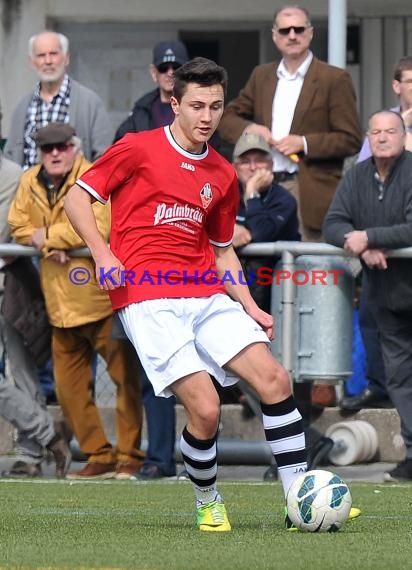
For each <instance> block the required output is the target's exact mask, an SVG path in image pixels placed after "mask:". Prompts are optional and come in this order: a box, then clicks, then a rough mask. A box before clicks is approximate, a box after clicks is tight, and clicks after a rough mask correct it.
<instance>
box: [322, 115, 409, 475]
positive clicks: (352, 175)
mask: <svg viewBox="0 0 412 570" xmlns="http://www.w3.org/2000/svg"><path fill="white" fill-rule="evenodd" d="M368 139H369V144H370V147H371V152H372V157H371V158H369V159H367V160H365V161H363V162H360V163H358V164H356V165H355V166H354V167H353V168H351V169H350V170H349V171H348V172H347V173H346V175H345V176H344V178H343V179H342V181H341V182H340V183H339V186H338V189H337V191H336V194H335V196H334V198H333V201H332V204H331V206H330V209H329V211H328V213H327V216H326V219H325V224H324V228H323V229H324V235H325V238H326V241H327V242H329V243H331V244H333V245H336V246H338V247H344V248H345V249H346V250H347V251H348V252H350V253H351V254H352V255H355V256H359V257H360V259H361V261H362V263H363V265H364V266H365V269H366V271H367V275H368V280H369V299H370V301H371V302H372V303H374V304H375V305H376V306H377V307H378V310H377V324H378V329H379V333H380V337H381V344H382V352H383V360H384V365H385V372H386V377H387V389H388V392H389V395H390V397H391V400H392V402H393V404H394V406H395V407H396V409H397V411H398V413H399V416H400V418H401V434H402V437H403V440H404V443H405V447H406V458H405V460H404V461H402V462H401V463H400V464H399V465H397V466H396V467H395V468H394V469H393V470H392V471H389V472H387V473H385V480H387V481H402V480H404V481H405V480H406V481H412V416H411V413H410V411H411V409H412V352H411V345H412V261H411V259H408V258H406V259H402V258H387V256H386V253H385V251H386V250H387V249H394V248H401V247H410V246H412V153H410V152H408V151H406V150H405V140H406V129H405V125H404V122H403V120H402V117H401V116H400V115H399V114H398V113H397V112H395V111H389V110H387V111H379V112H377V113H374V114H373V115H372V116H371V118H370V120H369V128H368Z"/></svg>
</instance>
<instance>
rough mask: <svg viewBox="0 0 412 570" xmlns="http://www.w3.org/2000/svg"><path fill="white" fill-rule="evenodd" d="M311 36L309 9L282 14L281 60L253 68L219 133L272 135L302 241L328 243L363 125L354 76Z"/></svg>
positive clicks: (278, 24) (277, 21) (278, 17)
mask: <svg viewBox="0 0 412 570" xmlns="http://www.w3.org/2000/svg"><path fill="white" fill-rule="evenodd" d="M312 38H313V27H312V24H311V22H310V16H309V14H308V12H307V11H306V10H305V9H304V8H300V7H296V6H286V7H283V8H281V9H280V10H279V11H278V12H276V14H275V16H274V22H273V28H272V39H273V42H274V44H275V45H276V47H277V48H278V50H279V51H280V53H281V54H282V60H281V61H280V62H277V61H276V62H272V63H267V64H263V65H259V66H257V67H256V68H255V69H254V70H253V72H252V75H251V76H250V78H249V80H248V81H247V83H246V85H245V86H244V88H243V89H242V90H241V91H240V93H239V95H238V97H237V98H236V99H234V100H233V101H232V102H231V103H229V105H228V106H227V108H226V110H225V112H224V114H223V117H222V120H221V122H220V126H219V132H220V135H221V137H222V138H223V139H224V140H225V141H226V142H229V143H231V144H234V143H235V142H236V140H237V139H238V138H239V136H240V135H241V134H242V132H246V133H256V134H261V135H262V136H263V137H264V138H265V140H266V141H267V142H268V143H269V144H270V145H271V148H272V155H273V161H274V171H275V180H276V181H277V182H278V183H280V184H282V185H283V186H285V187H286V188H287V189H288V190H290V191H291V192H292V194H293V195H294V196H295V197H296V198H297V199H298V203H299V214H300V228H299V229H300V232H301V234H302V239H303V240H304V241H321V240H322V233H321V229H322V223H323V219H324V217H325V214H326V211H327V209H328V206H329V204H330V202H331V200H332V197H333V194H334V192H335V189H336V186H337V184H338V181H339V179H340V177H341V174H342V167H343V161H344V159H345V157H347V156H351V155H353V154H355V153H356V152H358V150H359V148H360V145H361V130H360V126H359V120H358V115H357V110H356V100H355V91H354V88H353V84H352V80H351V78H350V76H349V74H348V73H347V72H346V71H344V70H342V69H338V68H336V67H333V66H331V65H328V64H326V63H324V62H322V61H320V60H318V59H317V58H316V57H314V55H313V53H312V52H311V51H310V49H309V48H310V44H311V41H312Z"/></svg>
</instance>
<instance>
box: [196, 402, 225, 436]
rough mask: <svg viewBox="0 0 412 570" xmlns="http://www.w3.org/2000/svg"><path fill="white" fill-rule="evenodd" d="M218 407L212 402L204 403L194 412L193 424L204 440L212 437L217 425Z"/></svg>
mask: <svg viewBox="0 0 412 570" xmlns="http://www.w3.org/2000/svg"><path fill="white" fill-rule="evenodd" d="M219 416H220V407H219V405H218V404H216V403H214V402H206V403H205V404H203V405H202V406H201V408H200V409H198V410H197V412H196V418H193V419H194V423H195V424H196V425H197V428H198V429H199V431H201V432H202V433H203V434H204V437H205V438H207V439H208V438H211V437H213V436H214V435H215V434H216V432H217V428H218V425H219Z"/></svg>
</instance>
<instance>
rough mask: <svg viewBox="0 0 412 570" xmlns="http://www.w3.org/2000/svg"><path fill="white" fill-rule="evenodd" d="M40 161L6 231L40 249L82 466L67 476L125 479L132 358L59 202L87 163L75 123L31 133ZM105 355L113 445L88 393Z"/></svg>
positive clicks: (60, 385)
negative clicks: (95, 364)
mask: <svg viewBox="0 0 412 570" xmlns="http://www.w3.org/2000/svg"><path fill="white" fill-rule="evenodd" d="M35 141H36V145H37V149H38V152H39V164H38V165H36V166H33V167H32V168H30V169H29V170H27V171H26V172H25V173H24V174H23V175H22V177H21V180H20V185H19V187H18V189H17V193H16V196H15V199H14V201H13V202H12V205H11V208H10V212H9V218H8V221H9V224H10V227H11V233H12V237H13V238H14V239H15V241H16V242H17V243H20V244H22V245H31V246H34V247H35V248H36V249H38V250H39V251H41V253H42V257H41V258H40V278H41V285H42V289H43V292H44V296H45V301H46V309H47V314H48V317H49V321H50V323H51V325H52V357H53V372H54V377H55V381H56V393H57V398H58V401H59V403H60V405H61V408H62V410H63V413H64V415H65V417H66V419H67V420H68V422H69V424H70V427H71V428H72V430H73V432H74V434H75V436H76V438H77V441H78V442H79V445H80V448H81V450H82V452H83V453H85V454H86V455H87V457H88V463H87V465H86V466H85V467H84V468H83V469H82V470H81V471H79V472H77V473H74V474H72V475H69V477H71V478H76V479H89V478H90V479H107V478H109V477H117V478H119V479H127V478H130V476H131V475H133V474H134V473H135V472H136V470H137V469H138V468H139V467H140V465H141V462H142V458H143V456H144V455H143V453H142V452H141V451H140V449H139V448H140V438H141V423H142V414H141V400H140V387H139V385H138V382H137V380H136V372H135V370H136V367H137V366H138V365H139V362H138V359H137V356H136V354H135V351H134V349H133V348H132V347H131V346H130V345H129V344H128V343H126V342H124V341H121V340H113V339H112V338H111V332H112V308H111V304H110V301H109V298H108V296H107V294H106V293H105V292H104V291H101V290H100V289H99V288H98V287H97V284H96V282H95V280H94V279H90V276H91V275H94V267H93V262H92V260H91V258H90V257H75V258H71V257H70V250H71V249H73V248H80V247H84V242H83V241H82V240H81V239H80V238H79V236H78V235H77V233H76V232H75V231H74V229H73V227H72V225H71V224H70V222H69V220H68V218H67V216H66V214H65V211H64V208H63V202H64V198H65V195H66V193H67V191H68V189H69V188H70V187H71V186H72V185H73V184H74V183H75V181H76V180H77V178H78V177H79V176H80V175H81V174H82V173H83V172H85V171H86V170H88V169H89V167H90V166H91V164H90V163H89V162H88V161H87V160H86V159H85V158H84V156H83V154H82V153H81V150H80V139H79V138H78V137H76V136H75V133H74V128H73V127H72V126H71V125H69V124H64V123H49V124H48V125H47V126H46V127H43V128H41V129H39V130H38V131H37V132H36V134H35ZM94 210H95V214H96V220H97V225H98V228H99V231H100V233H101V234H102V235H103V236H104V237H105V238H106V239H107V238H108V235H109V230H110V209H109V208H108V207H105V206H103V205H101V204H97V203H96V205H95V206H94ZM95 352H97V353H99V354H101V356H102V357H103V358H104V359H105V361H106V363H107V368H108V372H109V374H110V376H111V378H112V379H113V381H114V382H115V384H116V386H117V388H118V392H117V405H116V414H117V416H116V419H117V434H118V441H117V447H116V449H114V448H113V447H112V445H111V443H110V442H109V441H108V439H107V437H106V434H105V432H104V429H103V425H102V422H101V419H100V415H99V412H98V410H97V407H96V405H95V402H94V398H93V394H92V384H93V371H92V358H93V355H94V353H95Z"/></svg>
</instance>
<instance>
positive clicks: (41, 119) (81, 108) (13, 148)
mask: <svg viewBox="0 0 412 570" xmlns="http://www.w3.org/2000/svg"><path fill="white" fill-rule="evenodd" d="M29 59H30V65H31V67H32V68H33V69H34V70H35V72H36V73H37V75H38V77H39V82H38V83H37V85H36V86H35V88H34V90H33V91H32V92H31V93H28V94H27V95H25V96H24V97H23V99H21V101H20V102H19V103H18V104H17V107H16V108H15V110H14V112H13V117H12V120H11V127H10V132H9V134H8V139H7V143H6V147H5V149H4V154H5V156H6V158H9V159H11V160H13V161H14V162H17V163H18V164H20V165H21V166H22V167H23V168H24V170H27V169H28V168H30V167H31V166H34V165H35V164H37V162H38V158H37V149H36V143H35V141H34V138H33V135H34V133H35V132H36V131H37V130H38V129H40V128H41V127H45V126H46V125H48V124H49V123H52V122H53V123H56V122H58V123H70V124H71V125H72V126H73V127H74V128H75V130H76V135H77V136H78V137H79V138H80V139H81V141H82V149H83V154H84V155H85V157H86V158H87V160H89V161H90V162H93V161H94V160H96V158H98V157H99V156H100V155H101V154H102V153H103V151H105V150H106V148H107V147H108V146H110V144H111V142H112V140H113V127H112V125H111V121H110V118H109V115H108V113H107V111H106V109H105V107H104V104H103V101H102V100H101V99H100V97H99V96H98V95H96V93H95V92H94V91H92V90H91V89H89V88H87V87H85V86H84V85H81V84H80V83H78V82H77V81H75V80H74V79H73V78H72V77H70V76H69V75H68V74H67V73H66V69H67V66H68V65H69V62H70V55H69V40H68V39H67V37H66V36H64V35H63V34H59V33H56V32H53V31H50V30H46V31H43V32H40V33H39V34H37V35H35V36H32V37H31V38H30V40H29Z"/></svg>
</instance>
